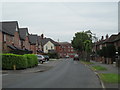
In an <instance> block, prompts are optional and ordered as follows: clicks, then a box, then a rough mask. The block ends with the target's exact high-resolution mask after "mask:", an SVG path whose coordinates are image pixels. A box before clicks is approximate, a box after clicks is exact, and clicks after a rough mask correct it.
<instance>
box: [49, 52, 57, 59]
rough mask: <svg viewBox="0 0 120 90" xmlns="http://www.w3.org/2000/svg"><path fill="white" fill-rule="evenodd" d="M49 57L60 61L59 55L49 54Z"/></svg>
mask: <svg viewBox="0 0 120 90" xmlns="http://www.w3.org/2000/svg"><path fill="white" fill-rule="evenodd" d="M48 56H49V57H50V58H54V59H58V58H59V55H58V53H56V52H55V53H48Z"/></svg>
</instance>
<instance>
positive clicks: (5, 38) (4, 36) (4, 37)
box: [3, 34, 6, 42]
mask: <svg viewBox="0 0 120 90" xmlns="http://www.w3.org/2000/svg"><path fill="white" fill-rule="evenodd" d="M3 36H4V38H3V39H4V42H6V34H4V35H3Z"/></svg>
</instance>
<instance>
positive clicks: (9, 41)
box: [2, 33, 13, 52]
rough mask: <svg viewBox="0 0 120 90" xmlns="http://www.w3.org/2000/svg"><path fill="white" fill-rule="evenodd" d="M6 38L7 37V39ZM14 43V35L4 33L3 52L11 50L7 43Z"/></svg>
mask: <svg viewBox="0 0 120 90" xmlns="http://www.w3.org/2000/svg"><path fill="white" fill-rule="evenodd" d="M5 38H6V39H5ZM12 43H13V36H10V35H8V34H4V33H3V34H2V46H3V48H2V49H3V50H2V51H3V52H9V51H10V50H11V49H10V48H8V47H7V45H12Z"/></svg>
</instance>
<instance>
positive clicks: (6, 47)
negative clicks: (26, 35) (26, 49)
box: [0, 21, 21, 52]
mask: <svg viewBox="0 0 120 90" xmlns="http://www.w3.org/2000/svg"><path fill="white" fill-rule="evenodd" d="M0 23H1V26H0V28H1V32H2V33H1V34H0V35H1V37H2V39H1V40H2V51H3V52H10V51H12V50H20V49H21V41H20V36H19V26H18V22H17V21H11V22H0Z"/></svg>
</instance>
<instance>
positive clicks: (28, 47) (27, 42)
mask: <svg viewBox="0 0 120 90" xmlns="http://www.w3.org/2000/svg"><path fill="white" fill-rule="evenodd" d="M23 43H24V46H25V48H26V49H28V50H30V43H29V38H28V37H26V38H25V41H24V42H23Z"/></svg>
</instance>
